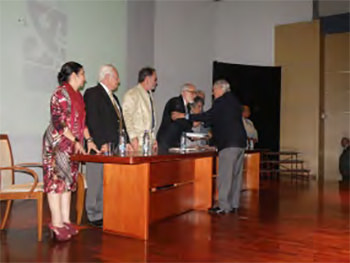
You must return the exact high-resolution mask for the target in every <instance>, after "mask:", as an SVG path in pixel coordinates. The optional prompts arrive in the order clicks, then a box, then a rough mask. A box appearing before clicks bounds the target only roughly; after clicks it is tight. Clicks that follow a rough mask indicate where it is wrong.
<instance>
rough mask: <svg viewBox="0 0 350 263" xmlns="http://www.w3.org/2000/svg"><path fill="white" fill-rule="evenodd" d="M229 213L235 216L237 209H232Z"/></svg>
mask: <svg viewBox="0 0 350 263" xmlns="http://www.w3.org/2000/svg"><path fill="white" fill-rule="evenodd" d="M230 213H232V214H237V213H238V208H232V209H231V210H230Z"/></svg>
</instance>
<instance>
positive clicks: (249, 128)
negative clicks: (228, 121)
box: [242, 105, 258, 149]
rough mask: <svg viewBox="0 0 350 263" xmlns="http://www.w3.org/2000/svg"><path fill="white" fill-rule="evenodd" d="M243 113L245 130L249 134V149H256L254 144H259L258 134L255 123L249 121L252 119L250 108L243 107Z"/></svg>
mask: <svg viewBox="0 0 350 263" xmlns="http://www.w3.org/2000/svg"><path fill="white" fill-rule="evenodd" d="M242 109H243V112H242V116H243V125H244V128H245V131H246V133H247V138H248V145H247V148H248V149H254V144H255V143H257V142H258V132H257V130H256V129H255V127H254V124H253V122H252V121H251V120H250V119H249V117H250V108H249V106H247V105H243V107H242Z"/></svg>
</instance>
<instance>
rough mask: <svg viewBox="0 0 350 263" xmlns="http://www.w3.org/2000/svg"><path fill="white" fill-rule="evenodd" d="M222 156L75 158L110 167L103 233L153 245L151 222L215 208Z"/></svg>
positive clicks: (106, 175) (106, 171) (106, 169)
mask: <svg viewBox="0 0 350 263" xmlns="http://www.w3.org/2000/svg"><path fill="white" fill-rule="evenodd" d="M216 155H217V153H216V151H214V150H204V151H198V152H191V153H167V154H153V155H151V156H142V155H141V154H136V153H134V154H126V155H125V156H117V155H115V156H104V155H74V156H72V157H71V159H72V160H74V161H80V162H96V163H103V164H104V169H103V172H104V178H103V187H104V189H103V231H106V232H112V233H115V234H119V235H123V236H129V237H134V238H139V239H143V240H147V239H148V236H149V225H150V224H151V223H153V222H155V221H158V220H161V219H163V218H167V217H170V216H174V215H178V214H181V213H184V212H186V211H189V210H193V209H194V210H207V209H208V208H210V207H211V206H212V200H213V164H214V160H215V158H214V157H215V156H216ZM248 155H249V153H248ZM246 157H247V154H246ZM254 160H256V158H255V159H254ZM245 166H247V164H245ZM254 167H255V168H256V165H255V166H254ZM258 167H259V164H258ZM247 172H248V173H249V171H247ZM247 172H246V173H247ZM214 173H215V172H214ZM255 176H256V175H255ZM258 176H259V175H258Z"/></svg>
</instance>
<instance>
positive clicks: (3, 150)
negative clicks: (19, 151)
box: [0, 134, 14, 190]
mask: <svg viewBox="0 0 350 263" xmlns="http://www.w3.org/2000/svg"><path fill="white" fill-rule="evenodd" d="M8 166H13V155H12V149H11V144H10V140H9V137H8V136H7V134H0V167H8ZM13 183H14V172H13V170H4V171H1V172H0V190H2V189H4V188H6V187H8V186H9V185H11V184H13Z"/></svg>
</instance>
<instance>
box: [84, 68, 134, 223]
mask: <svg viewBox="0 0 350 263" xmlns="http://www.w3.org/2000/svg"><path fill="white" fill-rule="evenodd" d="M119 82H120V80H119V74H118V71H117V69H116V68H115V67H114V66H113V65H104V66H102V67H101V68H100V71H99V83H98V84H97V85H96V86H95V87H92V88H89V89H87V90H86V92H85V94H84V101H85V107H86V124H87V127H88V129H89V132H90V134H91V140H93V141H94V142H95V144H96V146H97V147H98V148H101V152H106V151H107V148H108V143H112V144H113V145H118V143H119V135H120V132H121V131H124V133H125V135H126V138H127V142H129V138H128V135H127V131H126V128H125V122H124V118H123V111H122V107H121V106H120V103H119V100H118V98H117V96H115V95H114V94H113V92H114V91H116V90H117V89H118V86H119ZM127 150H131V146H130V144H127ZM86 181H87V186H88V189H87V193H86V203H85V207H86V212H87V216H88V220H89V222H90V224H92V225H94V226H98V227H101V226H102V224H103V221H102V215H103V187H102V186H103V165H102V164H99V163H87V165H86Z"/></svg>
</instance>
